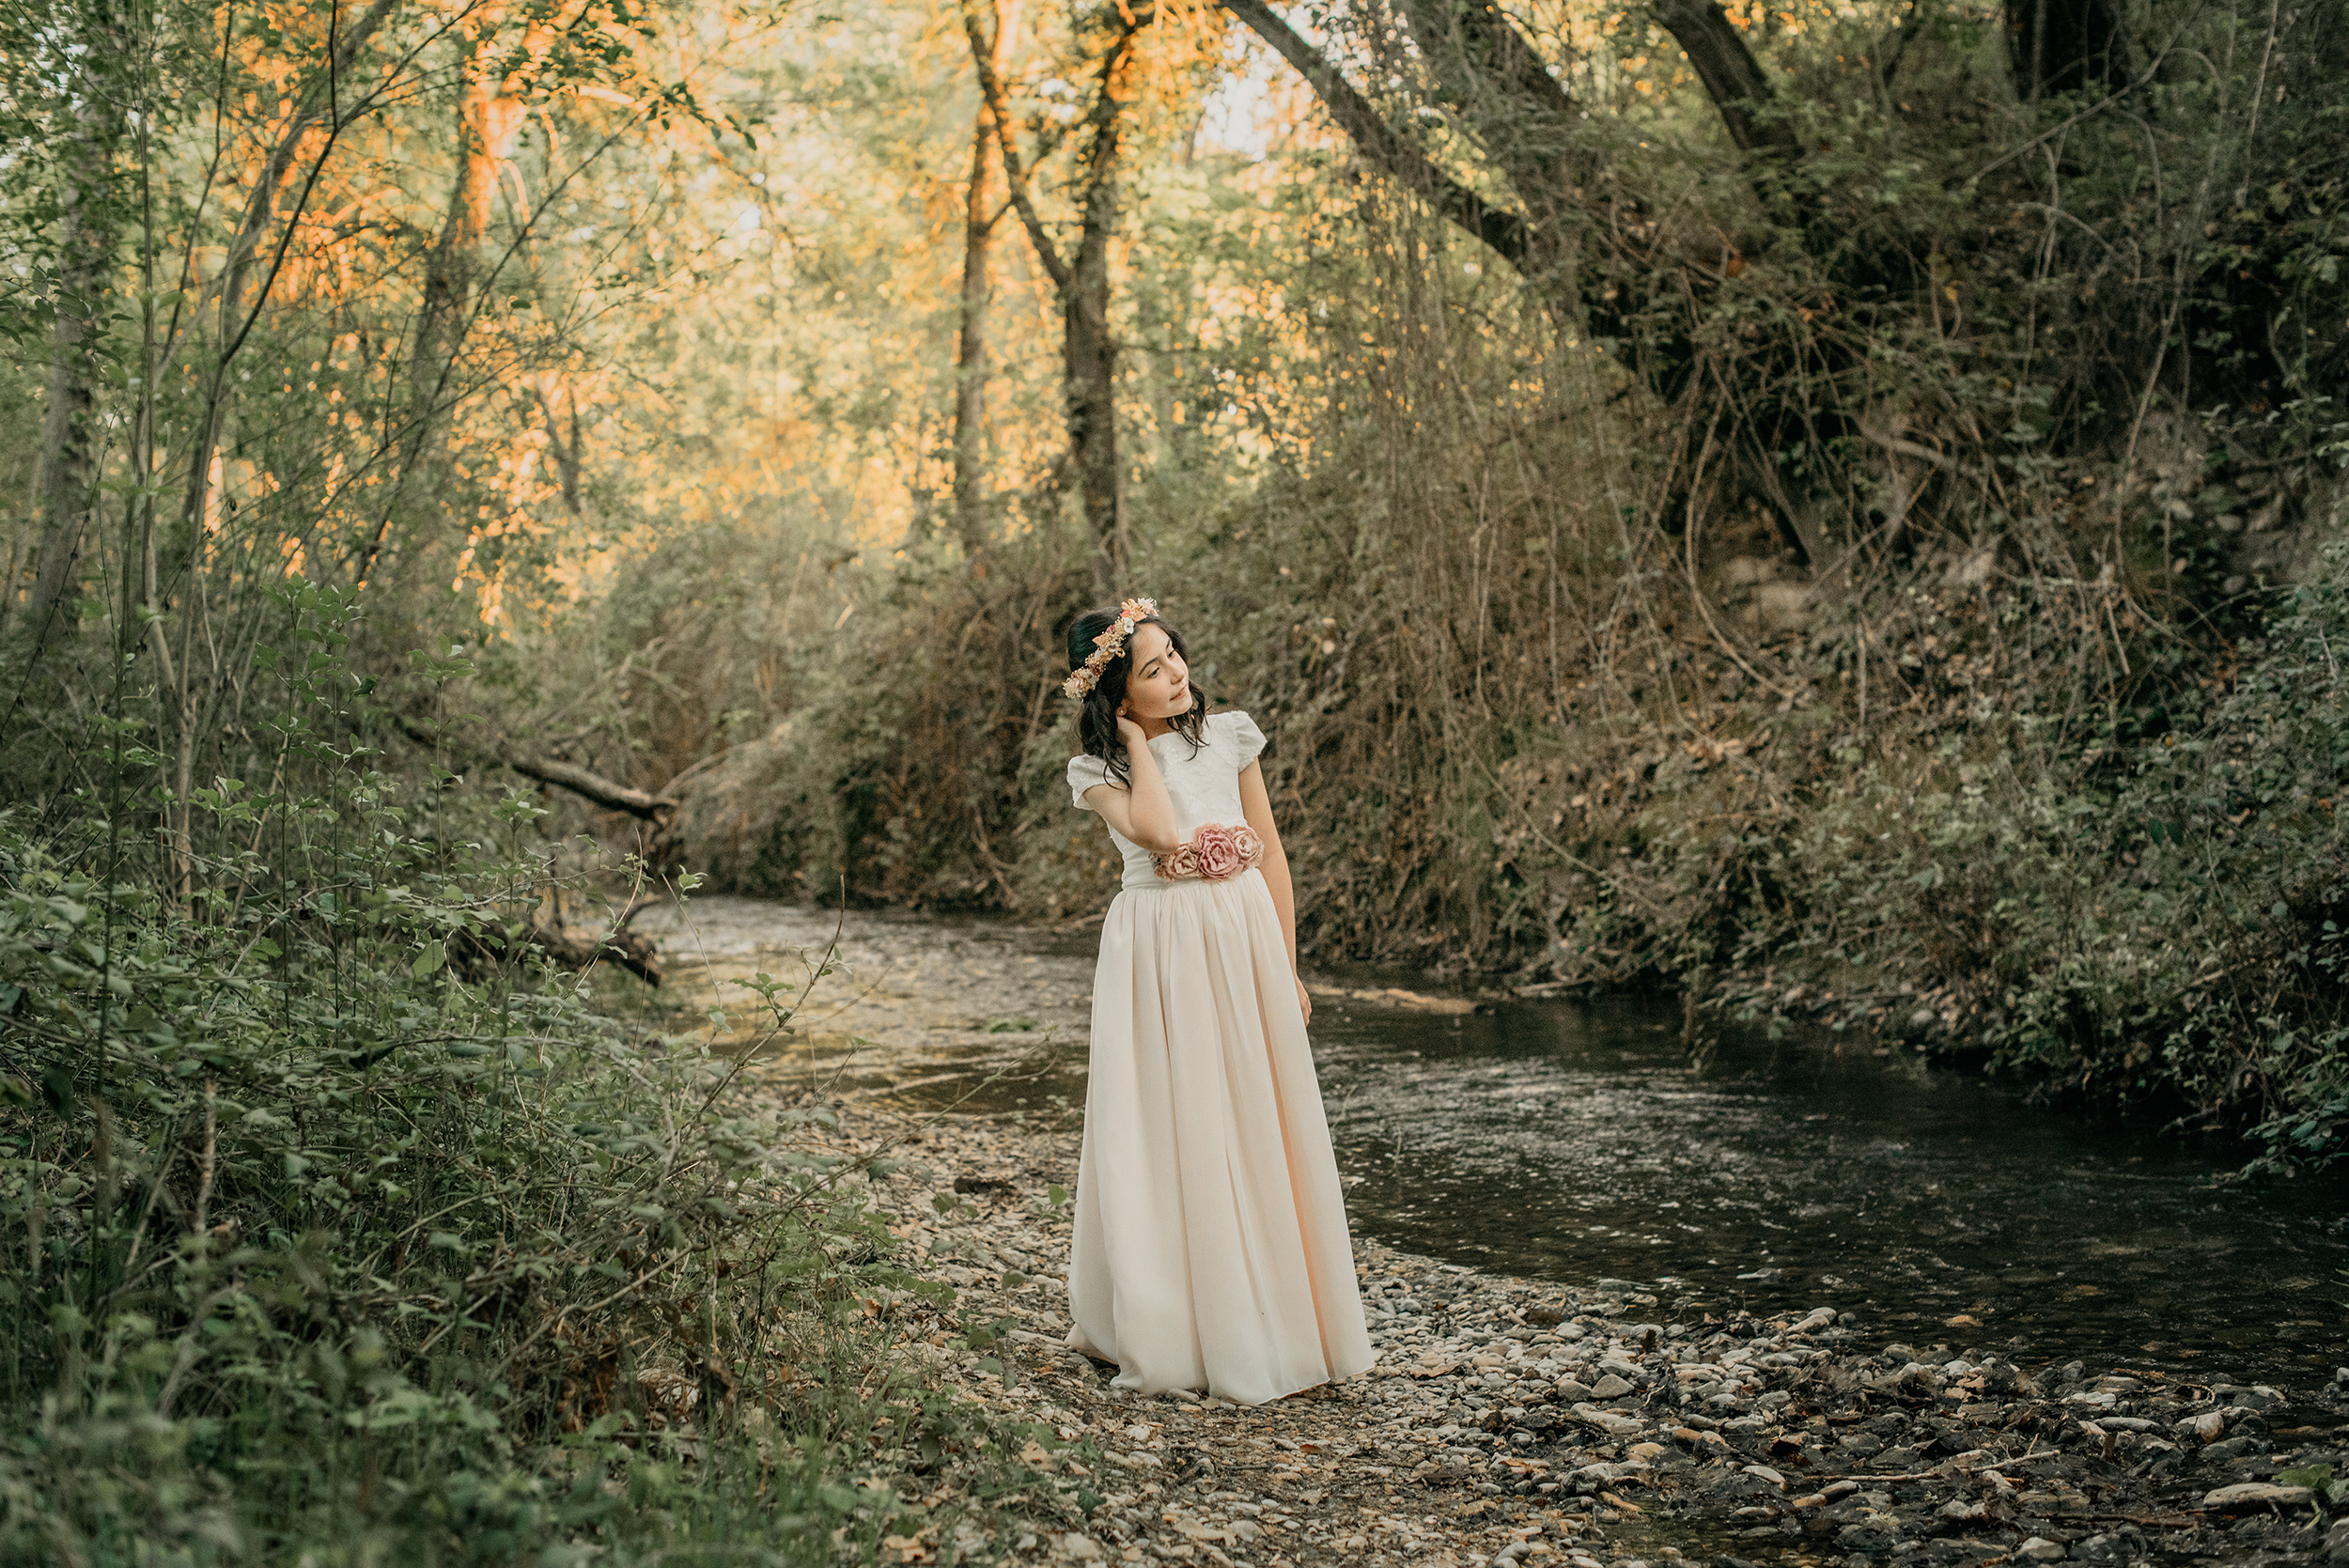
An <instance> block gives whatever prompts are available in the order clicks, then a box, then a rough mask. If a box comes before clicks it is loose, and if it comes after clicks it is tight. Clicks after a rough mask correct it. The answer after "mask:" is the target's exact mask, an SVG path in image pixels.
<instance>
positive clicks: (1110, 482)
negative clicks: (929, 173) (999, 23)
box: [963, 0, 1155, 598]
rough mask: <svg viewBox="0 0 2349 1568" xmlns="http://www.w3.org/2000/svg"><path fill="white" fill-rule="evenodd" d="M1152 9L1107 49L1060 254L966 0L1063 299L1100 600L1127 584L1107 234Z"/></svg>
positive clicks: (1008, 153)
mask: <svg viewBox="0 0 2349 1568" xmlns="http://www.w3.org/2000/svg"><path fill="white" fill-rule="evenodd" d="M1154 15H1155V13H1154V12H1153V11H1151V10H1150V9H1148V8H1136V9H1132V10H1126V9H1122V8H1121V10H1120V11H1119V13H1118V16H1119V18H1120V21H1119V23H1118V26H1117V30H1116V32H1115V34H1114V36H1113V37H1112V40H1111V43H1110V47H1109V50H1108V52H1107V53H1106V54H1104V55H1103V57H1102V61H1101V69H1100V71H1099V72H1098V76H1097V83H1096V86H1095V91H1094V97H1093V107H1092V109H1091V110H1090V111H1089V112H1088V113H1087V114H1086V116H1085V118H1084V126H1085V128H1086V129H1087V130H1088V131H1090V132H1092V136H1091V140H1090V143H1089V145H1088V147H1087V149H1086V154H1085V164H1084V178H1083V182H1082V184H1081V187H1080V190H1079V193H1078V214H1079V217H1078V235H1077V251H1076V255H1075V256H1074V257H1073V258H1070V257H1064V256H1062V255H1061V253H1060V248H1059V247H1058V246H1057V245H1055V244H1053V242H1052V237H1051V236H1050V234H1049V233H1047V232H1046V230H1045V227H1044V220H1043V217H1042V216H1041V215H1040V214H1039V213H1038V212H1037V211H1036V210H1035V203H1034V200H1033V199H1032V198H1031V197H1030V195H1029V194H1028V189H1027V177H1026V174H1025V172H1024V171H1023V168H1022V165H1021V163H1020V158H1019V137H1018V135H1017V133H1016V128H1015V126H1014V124H1013V121H1012V118H1011V116H1010V112H1009V110H1008V108H1007V107H1006V104H1005V101H1004V97H1003V81H1002V79H1001V77H999V76H998V75H997V73H996V70H995V60H994V50H993V43H992V39H994V38H995V36H996V34H997V33H998V31H1000V29H998V28H997V27H995V26H993V25H991V19H990V17H989V16H988V15H987V14H985V13H983V11H982V8H981V0H965V3H964V6H963V25H964V30H965V31H966V32H967V33H968V34H969V36H970V39H971V53H972V60H973V62H974V63H975V64H976V65H977V67H978V71H979V85H980V89H981V91H982V92H983V93H984V94H985V96H986V101H987V108H988V114H989V115H990V116H992V118H993V120H994V130H995V146H996V147H997V149H998V151H999V152H1000V153H1001V154H1002V156H1003V177H1004V182H1005V184H1007V185H1008V186H1009V187H1010V194H1011V204H1012V208H1013V210H1016V211H1017V212H1018V213H1019V222H1020V224H1021V225H1022V226H1024V227H1025V228H1026V229H1027V231H1028V239H1029V241H1030V242H1032V243H1033V244H1034V246H1035V254H1036V259H1037V260H1038V261H1039V262H1041V263H1042V264H1043V267H1044V271H1045V272H1046V273H1047V274H1048V275H1049V276H1050V278H1051V280H1052V286H1053V287H1054V288H1056V289H1057V290H1059V293H1060V304H1061V322H1062V327H1063V334H1062V338H1061V372H1062V392H1063V396H1064V399H1065V404H1066V419H1067V428H1068V457H1069V462H1070V465H1071V466H1072V467H1073V468H1074V469H1075V471H1076V474H1077V489H1078V494H1079V496H1080V498H1081V501H1082V504H1083V507H1084V517H1085V535H1086V538H1087V540H1088V542H1089V544H1090V546H1091V551H1092V556H1093V578H1094V585H1095V587H1096V588H1097V590H1099V592H1100V593H1101V594H1102V596H1103V597H1104V598H1109V597H1113V596H1114V595H1116V594H1117V593H1119V592H1120V591H1121V589H1120V587H1119V584H1120V583H1121V582H1122V581H1123V580H1124V578H1125V574H1126V568H1127V562H1128V559H1129V557H1130V553H1131V552H1130V550H1129V548H1128V547H1129V543H1130V541H1129V540H1128V531H1127V526H1126V484H1125V477H1126V476H1125V470H1124V465H1123V464H1122V463H1121V462H1120V461H1119V458H1118V455H1117V340H1116V338H1115V337H1114V336H1113V335H1112V334H1111V331H1110V319H1109V314H1110V241H1111V240H1112V238H1114V236H1115V233H1116V228H1117V175H1118V158H1119V156H1120V153H1121V151H1122V150H1123V143H1122V140H1121V137H1122V132H1123V130H1124V119H1125V100H1126V96H1127V94H1128V92H1129V91H1130V87H1129V85H1128V82H1127V73H1128V69H1129V68H1130V67H1131V65H1132V63H1133V53H1134V39H1135V38H1136V36H1137V35H1138V34H1139V33H1140V32H1141V31H1142V29H1143V28H1144V27H1146V26H1148V25H1149V24H1150V22H1151V19H1152V17H1153V16H1154Z"/></svg>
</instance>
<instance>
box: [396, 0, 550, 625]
mask: <svg viewBox="0 0 2349 1568" xmlns="http://www.w3.org/2000/svg"><path fill="white" fill-rule="evenodd" d="M503 12H504V8H503V7H500V6H491V7H489V8H485V9H484V10H482V11H481V12H480V13H479V15H478V16H477V17H476V19H475V20H474V23H473V24H472V39H471V47H470V49H469V51H468V53H467V55H466V59H465V65H464V87H463V90H462V92H461V94H460V95H459V99H458V105H457V179H456V183H455V184H454V186H453V187H452V188H451V189H450V192H449V199H448V216H447V217H446V218H445V219H444V220H443V222H442V225H441V232H440V236H439V238H437V239H436V240H435V241H433V244H432V249H431V252H430V253H429V254H428V256H427V257H426V259H425V272H424V300H423V303H422V305H421V307H420V308H419V310H418V311H417V315H416V339H415V349H414V351H413V355H412V358H411V359H410V361H409V365H408V379H409V407H408V435H407V442H406V450H405V451H404V452H403V453H402V455H401V458H400V463H399V472H398V474H397V475H396V476H395V484H394V488H393V494H392V497H391V499H390V500H389V501H387V502H386V503H385V510H384V512H383V515H382V517H381V519H380V520H378V521H377V523H376V529H375V536H374V537H373V538H372V539H371V540H370V541H369V542H368V545H367V550H366V555H365V557H364V558H363V559H362V561H361V563H360V568H359V573H358V577H359V580H360V581H361V582H366V580H367V579H368V578H369V577H370V576H372V575H373V573H374V571H375V563H376V558H377V557H378V556H379V555H380V554H381V552H382V549H383V541H384V539H385V538H386V537H387V536H388V535H389V533H390V530H391V522H392V515H393V514H392V508H393V507H394V506H396V505H397V502H398V499H399V496H400V494H401V493H402V492H404V491H405V489H407V487H408V485H409V482H410V481H411V480H412V479H413V478H414V477H415V476H416V475H417V474H419V473H420V472H423V471H425V470H428V469H430V468H432V467H433V466H435V465H434V454H435V453H436V452H437V450H438V436H439V432H440V428H441V425H442V422H443V416H444V415H445V414H446V413H447V412H448V411H449V408H450V406H451V404H452V402H453V400H454V399H453V397H452V396H451V391H450V387H451V383H452V382H453V381H454V380H456V377H457V356H458V353H459V350H460V349H462V348H463V346H464V339H465V332H466V327H467V321H466V313H467V311H468V310H469V308H470V307H471V306H472V304H473V303H474V281H475V280H474V271H475V268H476V265H477V263H478V260H479V253H480V249H481V242H482V241H483V239H484V238H486V237H487V236H488V234H489V232H490V208H491V206H492V205H493V204H494V202H495V201H496V198H497V179H498V166H499V165H500V164H501V163H504V162H505V161H506V158H507V157H508V156H510V155H511V153H512V152H513V147H514V138H515V136H516V135H517V134H519V133H520V132H521V125H522V116H523V113H524V111H525V110H526V108H527V107H528V105H527V103H526V102H525V101H524V100H523V99H522V97H521V94H520V92H519V87H520V80H519V77H518V76H500V75H499V74H497V71H496V63H497V60H498V57H499V55H498V52H497V47H496V46H497V42H498V25H499V22H500V20H501V18H502V15H503ZM525 43H526V47H528V48H529V49H530V51H531V53H532V54H533V55H534V56H537V55H541V54H544V53H545V52H546V49H547V47H548V46H549V45H550V44H551V43H552V35H551V34H549V33H547V32H546V30H545V28H544V27H543V25H541V24H534V25H533V27H532V29H531V32H530V35H529V36H528V38H527V39H526V40H525Z"/></svg>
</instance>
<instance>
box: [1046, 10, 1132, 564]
mask: <svg viewBox="0 0 2349 1568" xmlns="http://www.w3.org/2000/svg"><path fill="white" fill-rule="evenodd" d="M1131 37H1132V35H1131V34H1128V35H1127V36H1126V38H1124V39H1120V40H1119V42H1118V46H1117V48H1116V50H1115V51H1113V52H1112V55H1111V57H1110V60H1109V62H1108V63H1107V64H1105V65H1104V66H1103V67H1102V70H1101V91H1100V97H1099V99H1098V101H1097V104H1098V107H1099V108H1100V110H1101V111H1102V112H1100V113H1099V114H1098V116H1097V117H1098V123H1097V126H1096V127H1095V131H1094V138H1093V148H1092V155H1091V157H1089V158H1088V159H1087V160H1086V169H1085V184H1084V216H1083V220H1082V223H1081V225H1080V228H1079V231H1078V240H1077V257H1076V260H1075V262H1074V264H1073V265H1071V267H1070V268H1069V274H1070V275H1069V281H1068V286H1067V287H1066V288H1064V289H1062V290H1061V313H1062V326H1063V331H1062V334H1061V362H1062V367H1063V373H1064V375H1065V376H1066V381H1067V398H1068V449H1069V451H1070V453H1071V454H1073V455H1074V457H1075V458H1076V461H1077V487H1078V490H1079V493H1080V494H1081V495H1082V496H1083V497H1084V511H1085V527H1086V532H1087V533H1088V535H1089V536H1091V538H1092V541H1093V577H1094V586H1095V587H1096V588H1097V590H1098V591H1099V592H1100V595H1101V597H1102V598H1105V599H1109V598H1116V597H1117V596H1118V595H1119V594H1120V593H1122V592H1123V591H1124V589H1123V586H1122V584H1123V583H1124V582H1125V579H1126V573H1127V567H1128V563H1129V562H1130V560H1131V559H1132V553H1133V552H1132V541H1131V539H1130V538H1128V535H1127V529H1126V473H1125V465H1124V464H1123V463H1122V462H1121V461H1120V460H1119V458H1118V454H1117V340H1116V338H1115V337H1113V336H1112V334H1111V332H1110V241H1111V240H1112V238H1113V237H1114V235H1115V233H1116V229H1117V160H1118V154H1119V151H1120V139H1119V135H1118V130H1119V125H1118V121H1119V119H1120V117H1121V114H1120V109H1119V106H1118V104H1117V102H1116V100H1115V98H1114V97H1113V96H1112V95H1113V92H1114V86H1113V84H1114V81H1115V79H1116V77H1118V76H1119V75H1122V74H1123V66H1124V62H1125V59H1126V57H1127V55H1128V47H1129V44H1130V40H1131Z"/></svg>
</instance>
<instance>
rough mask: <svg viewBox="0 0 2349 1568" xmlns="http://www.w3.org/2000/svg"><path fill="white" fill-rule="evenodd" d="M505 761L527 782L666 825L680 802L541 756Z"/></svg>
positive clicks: (507, 759) (607, 809)
mask: <svg viewBox="0 0 2349 1568" xmlns="http://www.w3.org/2000/svg"><path fill="white" fill-rule="evenodd" d="M502 760H503V761H504V762H505V764H506V767H508V768H512V769H513V770H514V771H515V772H517V773H520V774H521V776H522V777H523V778H525V779H536V780H537V781H538V783H540V784H552V785H554V786H555V787H556V788H557V789H568V790H569V791H570V792H571V793H572V794H574V795H578V796H581V797H583V798H584V799H586V800H593V801H594V802H595V803H596V804H597V805H599V806H601V807H603V808H604V810H606V811H624V812H626V813H628V814H629V815H630V816H638V817H642V818H644V819H645V820H646V821H647V822H651V823H655V824H665V823H667V821H668V820H669V818H670V817H671V816H672V815H676V812H677V801H675V800H670V799H669V798H668V797H667V796H665V795H647V794H646V793H645V792H644V791H643V790H641V789H630V787H629V786H628V785H626V784H614V783H613V782H612V781H611V780H610V779H607V778H605V777H603V776H602V775H601V774H599V773H590V772H589V771H587V769H586V768H581V767H578V766H576V765H574V764H572V763H568V762H556V761H554V760H552V758H546V759H541V758H537V757H506V758H504V759H502Z"/></svg>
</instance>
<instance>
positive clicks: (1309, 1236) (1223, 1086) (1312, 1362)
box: [1068, 871, 1373, 1405]
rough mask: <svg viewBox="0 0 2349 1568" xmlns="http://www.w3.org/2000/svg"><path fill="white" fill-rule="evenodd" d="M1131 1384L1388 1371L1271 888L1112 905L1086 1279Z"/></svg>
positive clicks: (1072, 1340) (1088, 1345)
mask: <svg viewBox="0 0 2349 1568" xmlns="http://www.w3.org/2000/svg"><path fill="white" fill-rule="evenodd" d="M1068 1294H1069V1306H1070V1315H1071V1316H1072V1317H1074V1318H1075V1320H1076V1327H1074V1328H1072V1329H1071V1330H1070V1331H1069V1335H1068V1343H1069V1344H1070V1346H1071V1347H1072V1348H1074V1349H1077V1350H1081V1351H1083V1352H1085V1353H1086V1354H1087V1355H1091V1356H1097V1357H1098V1358H1101V1359H1103V1360H1108V1361H1114V1362H1116V1363H1117V1364H1118V1367H1119V1369H1120V1371H1119V1373H1118V1376H1117V1382H1118V1384H1119V1385H1120V1386H1121V1387H1124V1388H1128V1389H1141V1390H1143V1392H1146V1393H1162V1392H1165V1391H1167V1390H1169V1389H1206V1391H1207V1392H1209V1393H1211V1394H1214V1395H1216V1396H1217V1397H1218V1398H1221V1399H1228V1400H1231V1401H1233V1402H1234V1403H1236V1404H1241V1405H1254V1404H1259V1403H1261V1402H1263V1401H1265V1400H1269V1399H1278V1398H1280V1397H1281V1396H1282V1395H1283V1394H1289V1393H1295V1392H1296V1391H1297V1390H1299V1389H1309V1388H1312V1387H1313V1386H1315V1384H1318V1383H1326V1382H1329V1381H1331V1380H1332V1379H1336V1378H1343V1377H1350V1376H1352V1375H1353V1374H1356V1373H1358V1372H1361V1371H1362V1370H1364V1369H1365V1368H1367V1367H1368V1366H1369V1365H1370V1364H1371V1361H1372V1359H1373V1353H1372V1350H1371V1347H1370V1334H1369V1331H1368V1329H1367V1328H1366V1327H1364V1326H1363V1321H1362V1302H1361V1292H1360V1290H1359V1288H1358V1287H1357V1285H1356V1283H1355V1278H1354V1256H1353V1247H1352V1244H1351V1242H1350V1241H1349V1240H1348V1238H1347V1235H1346V1201H1345V1198H1344V1195H1343V1194H1342V1193H1341V1191H1340V1189H1339V1187H1338V1170H1337V1161H1336V1159H1335V1157H1333V1156H1332V1155H1331V1153H1330V1126H1329V1123H1328V1121H1327V1119H1326V1118H1325V1117H1324V1115H1323V1113H1322V1108H1321V1087H1320V1084H1319V1083H1318V1082H1317V1081H1316V1080H1315V1077H1314V1063H1313V1054H1312V1051H1311V1049H1310V1048H1309V1047H1308V1046H1307V1044H1306V1040H1305V1019H1304V1015H1303V1013H1302V1012H1301V1011H1300V1010H1299V1007H1298V1004H1297V986H1296V982H1295V980H1294V978H1293V976H1292V974H1291V971H1290V969H1289V959H1288V946H1287V943H1286V941H1285V940H1284V939H1283V937H1282V934H1281V920H1280V916H1279V914H1278V913H1277V912H1276V911H1275V910H1274V908H1273V906H1272V894H1271V893H1270V891H1269V890H1268V888H1267V887H1266V886H1265V880H1264V877H1263V875H1262V874H1261V873H1259V872H1256V871H1248V872H1245V873H1243V874H1242V875H1240V876H1238V877H1233V878H1232V879H1231V880H1229V881H1224V882H1206V881H1197V882H1193V881H1185V882H1178V883H1175V885H1173V886H1171V887H1164V888H1132V889H1128V890H1126V891H1125V892H1122V893H1119V894H1118V895H1117V900H1116V902H1115V903H1113V904H1112V905H1111V906H1110V912H1109V918H1108V920H1107V922H1106V923H1105V924H1103V926H1102V928H1101V958H1100V965H1099V968H1098V970H1097V973H1096V975H1095V978H1094V986H1093V1049H1092V1076H1091V1080H1090V1082H1089V1083H1088V1085H1087V1087H1086V1091H1085V1123H1084V1152H1083V1156H1082V1158H1081V1163H1080V1165H1079V1167H1078V1172H1077V1216H1076V1243H1075V1251H1074V1256H1073V1257H1072V1259H1071V1260H1070V1265H1069V1270H1068Z"/></svg>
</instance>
